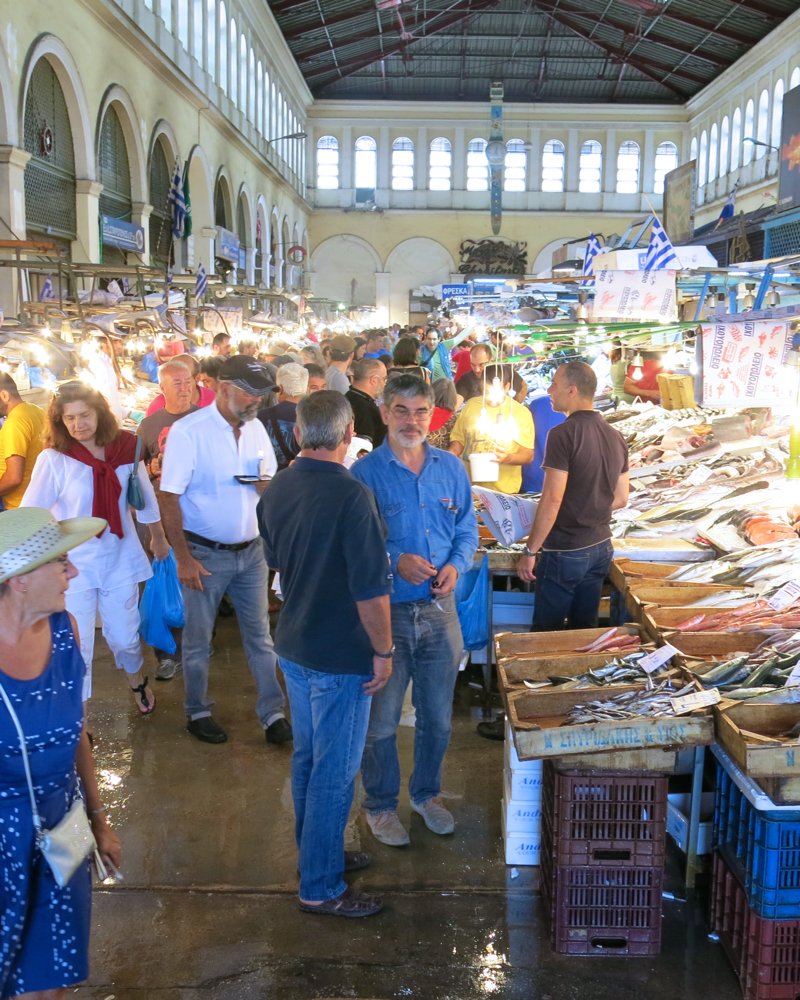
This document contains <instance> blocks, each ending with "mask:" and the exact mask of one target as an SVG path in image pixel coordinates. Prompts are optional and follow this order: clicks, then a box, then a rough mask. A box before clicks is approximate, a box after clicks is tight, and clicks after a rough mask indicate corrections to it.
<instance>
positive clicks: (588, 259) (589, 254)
mask: <svg viewBox="0 0 800 1000" xmlns="http://www.w3.org/2000/svg"><path fill="white" fill-rule="evenodd" d="M600 250H601V247H600V240H598V238H597V237H596V236H595V235H594V233H592V234H591V235H590V237H589V242H588V243H587V244H586V256H585V257H584V258H583V271H582V272H581V273H582V274H583V276H584V278H591V277H593V276H594V263H593V262H594V258H595V257H596V256H597V255H598V254H599V253H600ZM581 284H582V285H590V284H591V282H590V281H582V282H581Z"/></svg>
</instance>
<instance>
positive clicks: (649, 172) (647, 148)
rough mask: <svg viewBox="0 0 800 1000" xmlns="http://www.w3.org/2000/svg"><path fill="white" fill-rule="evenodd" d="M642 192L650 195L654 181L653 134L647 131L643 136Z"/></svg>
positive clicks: (654, 152)
mask: <svg viewBox="0 0 800 1000" xmlns="http://www.w3.org/2000/svg"><path fill="white" fill-rule="evenodd" d="M642 155H643V156H644V162H643V163H642V191H644V192H646V193H647V194H652V192H653V186H654V185H655V180H656V147H655V133H654V132H653V130H652V129H648V130H647V131H646V132H645V134H644V150H643V152H642Z"/></svg>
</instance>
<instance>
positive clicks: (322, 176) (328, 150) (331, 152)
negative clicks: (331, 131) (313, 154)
mask: <svg viewBox="0 0 800 1000" xmlns="http://www.w3.org/2000/svg"><path fill="white" fill-rule="evenodd" d="M317 187H318V188H323V189H328V190H331V189H333V188H338V187H339V143H338V141H337V140H336V139H334V137H333V136H332V135H323V137H322V138H321V139H320V140H319V141H318V142H317Z"/></svg>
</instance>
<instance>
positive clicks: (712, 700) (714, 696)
mask: <svg viewBox="0 0 800 1000" xmlns="http://www.w3.org/2000/svg"><path fill="white" fill-rule="evenodd" d="M670 701H671V702H672V707H673V708H674V709H675V714H676V715H686V713H687V712H693V711H694V710H695V709H696V708H706V707H707V706H708V705H716V704H717V703H718V702H719V701H721V696H720V693H719V690H718V689H717V688H711V690H710V691H695V692H694V694H686V695H684V696H683V697H682V698H670Z"/></svg>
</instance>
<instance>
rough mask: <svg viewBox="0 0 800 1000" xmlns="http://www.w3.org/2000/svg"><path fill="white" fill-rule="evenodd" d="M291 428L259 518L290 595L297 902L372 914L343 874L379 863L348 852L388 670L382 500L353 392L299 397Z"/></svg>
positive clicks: (283, 647)
mask: <svg viewBox="0 0 800 1000" xmlns="http://www.w3.org/2000/svg"><path fill="white" fill-rule="evenodd" d="M295 436H296V437H297V440H298V443H299V444H300V455H299V457H298V458H296V459H295V460H294V462H293V463H292V464H291V465H290V466H289V467H288V468H287V469H284V470H283V471H281V472H279V473H278V474H277V475H276V476H275V477H274V478H273V480H272V482H271V484H270V486H269V489H268V490H267V491H266V492H265V493H264V495H263V496H262V498H261V500H260V502H259V505H258V521H259V531H260V532H261V536H262V538H263V539H264V547H265V550H266V555H267V563H268V565H269V566H270V567H271V568H273V569H276V570H278V571H279V572H280V586H281V591H282V593H283V607H282V608H281V613H280V616H279V618H278V625H277V628H276V630H275V650H276V652H277V654H278V658H279V661H280V665H281V669H282V670H283V675H284V677H285V679H286V689H287V691H288V693H289V702H290V704H291V706H292V727H293V731H294V756H293V757H292V797H293V798H294V809H295V816H296V829H295V834H296V838H297V846H298V849H299V852H300V859H299V868H300V909H301V910H305V911H307V912H308V913H327V914H332V915H334V916H342V917H366V916H370V915H371V914H373V913H377V912H378V911H379V910H380V909H381V908H382V907H383V902H382V901H381V900H380V899H379V898H378V897H377V896H373V895H369V894H367V893H362V892H359V891H358V890H355V889H350V888H348V886H347V883H346V882H345V881H344V879H343V878H342V874H343V872H345V871H354V870H355V869H357V868H364V867H366V866H367V865H368V864H369V863H370V861H371V858H370V856H369V854H366V853H365V852H350V851H345V850H344V829H345V824H346V823H347V816H348V813H349V811H350V805H351V803H352V800H353V783H354V781H355V776H356V774H357V773H358V767H359V764H360V763H361V755H362V752H363V749H364V739H365V737H366V734H367V723H368V721H369V711H370V704H371V701H372V696H373V695H374V694H375V693H376V692H378V691H380V690H381V688H383V686H384V685H385V684H386V682H387V680H388V678H389V676H390V675H391V672H392V654H393V651H394V649H393V646H392V627H391V617H390V612H389V594H390V593H391V589H392V583H391V578H390V575H389V561H388V559H387V556H386V542H385V537H386V532H385V528H384V526H383V522H382V521H381V517H380V514H379V512H378V508H377V505H376V503H375V497H374V496H373V495H372V493H371V492H370V491H369V490H368V489H367V488H366V487H365V486H364V485H363V484H362V483H359V482H357V481H356V480H355V479H354V478H353V476H352V475H351V474H350V473H349V472H348V471H347V469H345V467H344V465H343V464H342V463H343V462H344V458H345V455H346V454H347V448H348V446H349V444H350V442H351V440H352V437H353V410H352V408H351V406H350V404H349V403H348V401H347V400H346V399H345V397H344V396H343V395H342V394H341V393H339V392H336V391H334V390H327V389H323V390H322V391H321V392H314V393H312V394H311V395H309V396H305V397H304V398H303V399H301V400H300V402H299V403H298V404H297V423H296V425H295Z"/></svg>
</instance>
